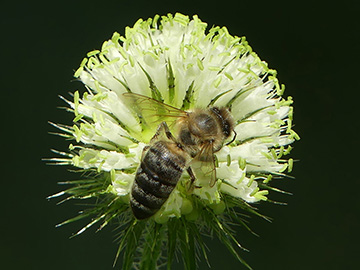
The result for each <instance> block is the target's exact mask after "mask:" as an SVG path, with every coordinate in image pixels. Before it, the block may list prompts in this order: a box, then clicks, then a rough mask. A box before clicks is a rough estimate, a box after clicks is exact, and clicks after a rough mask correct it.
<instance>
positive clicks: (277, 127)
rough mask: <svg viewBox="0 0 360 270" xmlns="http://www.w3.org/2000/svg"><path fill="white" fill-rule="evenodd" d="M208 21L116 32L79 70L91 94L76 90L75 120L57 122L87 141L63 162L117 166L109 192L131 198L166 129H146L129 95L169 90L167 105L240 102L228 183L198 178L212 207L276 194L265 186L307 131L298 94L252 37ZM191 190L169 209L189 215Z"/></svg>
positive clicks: (224, 176)
mask: <svg viewBox="0 0 360 270" xmlns="http://www.w3.org/2000/svg"><path fill="white" fill-rule="evenodd" d="M206 27H207V25H206V23H204V22H202V21H201V20H200V19H199V18H198V17H197V16H194V17H193V19H192V20H189V18H188V17H187V16H184V15H181V14H176V15H175V16H174V17H172V16H171V15H168V16H164V17H161V18H160V17H159V16H155V18H154V19H148V20H146V21H143V20H141V19H140V20H139V21H137V22H136V23H135V25H134V27H133V28H126V34H125V37H122V36H120V35H119V34H118V33H115V34H114V35H113V37H112V38H111V39H110V40H108V41H105V42H104V44H103V45H102V48H101V50H96V51H92V52H90V53H88V55H87V57H86V58H85V59H84V60H83V61H82V63H81V66H80V68H79V69H78V70H77V71H76V73H75V76H76V77H78V78H79V79H80V80H81V81H82V82H83V83H84V84H85V85H86V88H87V92H85V93H84V95H83V96H82V97H80V96H79V94H78V92H76V93H75V95H74V101H73V102H70V101H67V102H68V104H69V105H70V107H71V108H72V110H73V111H74V114H75V119H74V122H75V123H74V125H73V126H72V127H66V126H59V125H56V126H57V127H59V128H60V129H62V130H63V131H65V132H67V133H70V134H71V135H72V136H73V137H74V138H75V139H76V143H77V144H76V145H75V146H74V145H71V147H70V148H71V150H72V153H71V154H68V155H66V156H65V158H64V159H56V160H57V161H60V160H61V163H68V164H72V165H73V166H75V167H78V168H81V169H96V170H97V171H98V172H111V174H112V177H111V179H112V181H111V183H110V185H112V188H109V190H111V192H114V193H115V194H117V195H118V196H126V195H128V194H129V192H130V190H131V186H132V182H133V181H134V175H135V172H136V169H137V167H138V166H139V163H140V160H141V153H142V149H143V148H144V146H145V145H146V144H147V143H148V142H149V139H150V138H151V137H152V136H153V135H154V131H155V129H156V127H153V128H154V129H153V130H148V129H144V127H142V125H141V123H140V122H139V119H138V118H137V117H136V115H134V114H133V112H132V110H131V108H128V107H126V105H125V103H124V101H123V96H122V94H123V93H126V92H129V91H131V92H134V93H139V94H142V95H145V96H149V97H151V96H153V95H154V94H157V95H161V97H162V98H163V100H164V103H166V104H169V105H172V106H174V107H177V108H183V109H186V110H191V109H192V108H196V107H206V106H208V105H209V104H210V103H213V104H214V105H216V106H220V107H221V106H231V113H232V115H233V117H234V119H235V122H236V127H235V131H236V134H237V136H236V140H235V141H234V142H233V143H232V144H230V145H226V146H224V147H223V148H222V149H221V150H220V151H219V152H217V153H216V157H217V163H218V167H217V178H218V179H219V180H218V183H217V184H216V185H214V186H213V187H210V186H209V183H208V181H203V179H197V182H196V185H197V186H199V187H198V188H195V190H194V194H195V195H196V196H198V197H200V198H201V199H202V200H204V201H205V202H207V203H209V204H214V203H215V204H216V203H219V202H220V201H221V199H222V195H223V194H229V195H231V196H234V197H237V198H240V199H242V200H244V201H246V202H250V203H252V202H257V201H259V200H266V196H265V195H266V194H267V193H268V191H267V190H261V189H260V186H259V183H260V182H261V183H265V184H266V183H267V182H268V181H269V180H270V179H271V176H272V175H275V176H276V175H282V173H283V172H284V170H285V169H286V168H287V167H288V169H289V170H291V167H292V159H290V160H289V161H287V160H283V159H281V157H282V156H283V155H285V154H287V153H288V152H289V151H290V150H291V148H290V146H288V145H289V144H290V143H292V142H293V141H294V139H297V138H298V135H297V134H296V133H295V132H294V131H293V130H292V129H291V126H292V107H291V104H292V100H291V98H288V99H283V98H282V97H281V95H282V93H283V90H284V87H283V86H280V85H279V83H278V80H277V79H276V71H274V70H271V69H269V68H268V67H267V64H266V63H265V62H263V61H261V60H260V59H259V57H258V56H257V55H256V54H255V53H254V52H253V51H252V49H251V47H250V46H249V45H248V43H247V41H246V39H245V38H244V37H241V38H240V37H236V36H235V37H234V36H231V35H230V34H229V33H228V31H227V29H226V28H225V27H223V28H220V27H213V28H211V29H210V30H209V32H208V33H207V32H206ZM184 177H186V176H184ZM188 196H191V194H187V193H186V192H184V191H183V189H181V186H180V185H178V186H177V188H176V189H175V190H174V191H173V193H172V194H171V196H170V198H169V199H168V201H167V202H166V203H165V204H164V206H163V208H162V210H161V211H162V212H161V213H160V214H168V215H169V216H170V217H172V216H178V215H181V213H182V212H181V207H182V204H183V200H185V201H186V203H188V199H186V197H188ZM160 214H159V215H160Z"/></svg>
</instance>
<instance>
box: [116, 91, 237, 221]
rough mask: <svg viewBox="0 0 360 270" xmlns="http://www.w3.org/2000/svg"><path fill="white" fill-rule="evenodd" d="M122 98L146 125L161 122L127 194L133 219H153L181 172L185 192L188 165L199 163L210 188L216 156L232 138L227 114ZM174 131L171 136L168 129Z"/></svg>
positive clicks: (129, 95)
mask: <svg viewBox="0 0 360 270" xmlns="http://www.w3.org/2000/svg"><path fill="white" fill-rule="evenodd" d="M123 96H124V97H125V98H126V99H127V100H129V101H130V102H131V104H132V105H133V106H132V107H133V108H135V111H136V112H137V114H138V115H139V116H140V117H141V118H142V119H143V120H144V121H147V122H148V123H151V124H155V123H156V122H160V124H159V126H158V129H157V131H156V133H155V135H154V136H153V137H152V139H151V140H150V144H149V145H148V146H146V147H145V148H144V150H143V155H142V159H141V163H140V166H139V168H138V170H137V172H136V175H135V180H134V184H133V186H132V190H131V197H130V205H131V209H132V211H133V214H134V216H135V217H136V218H137V219H146V218H148V217H151V216H153V215H154V214H155V213H156V212H157V211H158V210H159V209H160V208H161V206H162V205H163V204H164V203H165V201H166V200H167V199H168V197H169V196H170V194H171V192H172V191H173V190H174V188H175V186H176V184H177V182H178V181H179V179H180V177H181V176H182V174H183V172H184V170H185V169H186V170H187V172H188V174H189V176H190V186H189V189H191V188H193V187H194V181H195V179H196V178H195V175H194V173H193V171H192V169H191V166H190V162H192V161H193V160H197V161H200V162H201V169H202V171H205V172H206V175H208V177H209V184H210V186H214V184H215V182H216V170H215V156H214V153H215V152H217V151H219V150H220V149H221V148H222V147H223V144H224V142H225V141H226V140H227V139H228V138H229V137H230V135H231V133H234V137H233V138H232V140H231V141H230V142H228V144H229V143H231V142H233V141H234V140H235V137H236V133H235V131H234V120H233V117H232V116H231V114H230V111H229V109H228V108H225V107H222V108H219V107H215V106H211V107H207V108H203V109H202V108H197V109H194V110H191V111H183V110H181V109H178V108H175V107H173V106H170V105H167V104H165V103H163V102H160V101H157V100H155V99H152V98H150V97H146V96H143V95H139V94H135V93H125V94H123ZM167 122H169V123H170V122H171V123H172V124H174V125H175V130H176V136H173V135H172V133H171V132H170V129H169V127H168V125H167Z"/></svg>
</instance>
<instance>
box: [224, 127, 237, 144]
mask: <svg viewBox="0 0 360 270" xmlns="http://www.w3.org/2000/svg"><path fill="white" fill-rule="evenodd" d="M232 131H233V132H234V137H233V138H232V140H231V141H230V142H228V143H227V144H225V145H229V144H230V143H232V142H233V141H235V138H236V136H237V133H236V131H235V129H233V130H232Z"/></svg>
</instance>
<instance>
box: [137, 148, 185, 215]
mask: <svg viewBox="0 0 360 270" xmlns="http://www.w3.org/2000/svg"><path fill="white" fill-rule="evenodd" d="M184 166H185V160H184V159H183V158H182V157H179V156H178V155H176V154H174V153H172V152H171V151H170V150H169V149H167V148H166V147H165V144H164V143H163V142H157V143H156V144H155V145H154V146H152V147H150V149H149V150H148V152H147V153H146V155H145V157H144V159H143V161H142V163H141V165H140V167H139V169H138V171H137V172H136V176H135V181H134V184H133V187H132V191H131V200H130V204H131V208H132V211H133V213H134V216H135V217H136V218H137V219H145V218H148V217H151V216H152V215H154V214H155V213H156V212H157V211H158V210H159V209H160V208H161V206H162V205H163V204H164V203H165V201H166V200H167V198H168V197H169V196H170V194H171V192H172V191H173V190H174V188H175V186H176V184H177V182H178V181H179V179H180V177H181V175H182V172H183V168H184Z"/></svg>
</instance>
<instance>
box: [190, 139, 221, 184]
mask: <svg viewBox="0 0 360 270" xmlns="http://www.w3.org/2000/svg"><path fill="white" fill-rule="evenodd" d="M213 149H214V148H213V143H212V142H209V143H206V144H205V145H203V146H202V148H201V150H200V152H199V153H198V154H197V155H196V157H195V159H196V160H198V161H200V162H201V171H202V172H203V173H204V175H205V176H207V177H209V183H210V187H213V186H214V185H215V183H216V180H217V179H216V166H215V156H214V150H213Z"/></svg>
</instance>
